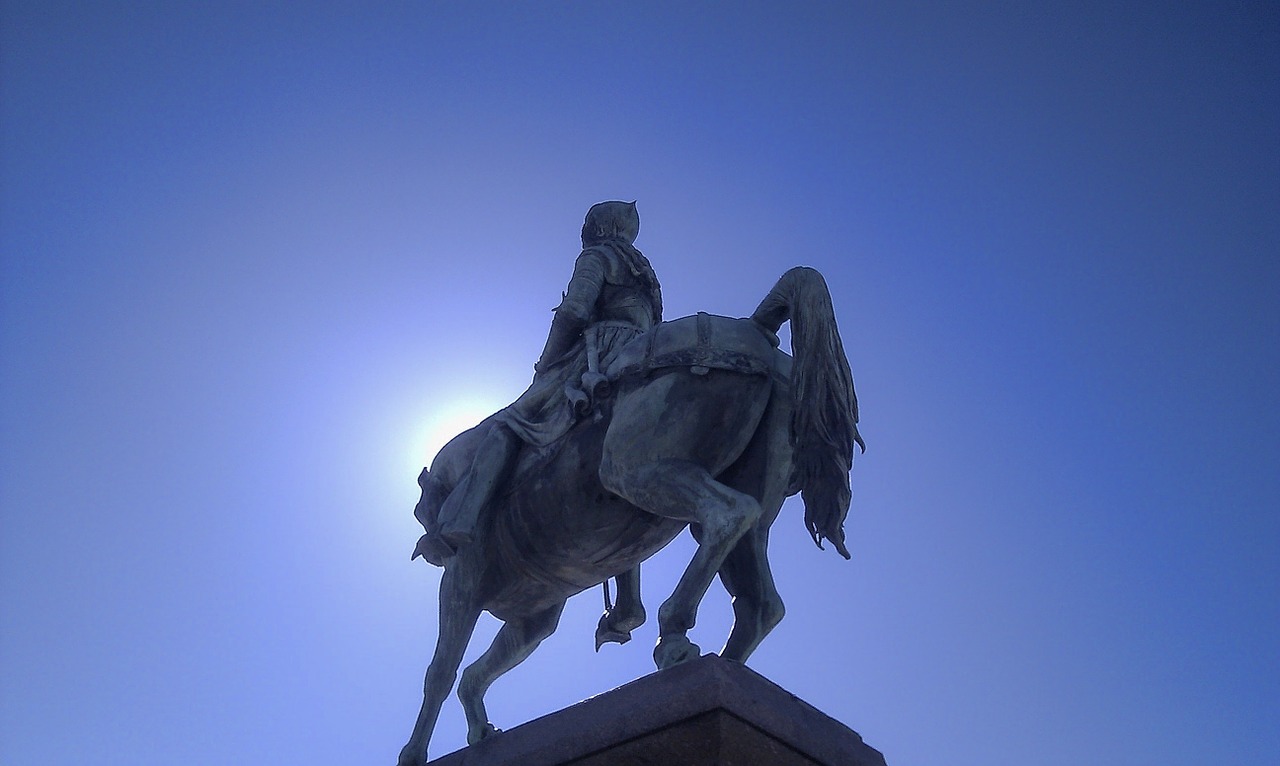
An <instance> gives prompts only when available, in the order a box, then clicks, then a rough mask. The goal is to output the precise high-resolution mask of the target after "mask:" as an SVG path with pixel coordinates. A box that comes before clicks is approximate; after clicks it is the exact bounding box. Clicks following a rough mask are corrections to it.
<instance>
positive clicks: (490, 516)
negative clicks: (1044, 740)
mask: <svg viewBox="0 0 1280 766" xmlns="http://www.w3.org/2000/svg"><path fill="white" fill-rule="evenodd" d="M638 231H639V217H638V215H637V214H636V211H635V205H634V203H619V202H607V203H601V204H600V205H596V206H594V207H593V208H592V209H591V211H590V212H589V213H588V214H587V220H586V224H585V225H584V226H583V247H584V250H583V253H582V255H580V256H579V259H578V263H577V265H576V266H575V269H574V277H573V280H572V281H571V282H570V285H569V289H568V290H567V291H566V295H565V299H564V302H562V303H561V305H560V307H559V308H558V309H557V311H556V316H555V320H554V321H553V324H552V330H551V334H550V337H549V338H548V340H547V344H546V348H545V349H544V351H543V354H542V357H541V359H540V360H539V362H538V365H537V367H536V368H535V370H536V374H535V377H534V382H533V384H532V385H531V386H530V387H529V389H528V390H527V391H526V392H525V393H524V394H523V395H522V396H521V397H520V398H519V399H518V400H517V401H516V402H515V403H514V404H513V405H511V406H510V407H508V408H507V409H506V410H503V411H502V412H499V413H497V414H495V415H493V416H491V417H489V418H488V419H486V420H485V421H484V422H483V423H481V424H480V425H478V426H476V427H475V428H472V429H470V430H468V431H466V432H464V433H462V434H460V435H459V436H457V437H456V438H454V439H453V440H452V441H450V442H449V443H448V444H447V445H445V447H444V448H443V449H441V450H440V453H439V454H438V455H437V456H436V458H435V460H434V461H433V462H432V465H431V467H430V469H429V470H428V469H423V471H422V474H421V475H420V476H419V478H418V482H419V484H420V485H421V487H422V498H421V500H420V501H419V502H418V506H417V508H416V509H415V511H414V514H415V516H416V517H417V518H418V519H419V521H421V522H422V524H423V527H424V528H425V529H426V534H424V535H423V536H422V539H420V540H419V542H418V546H417V548H416V549H415V551H414V557H415V558H416V557H417V556H418V555H422V556H424V557H425V558H427V560H428V561H431V562H432V563H434V564H437V565H442V566H444V568H445V571H444V575H443V576H442V578H441V583H440V627H439V636H438V638H437V641H436V650H435V654H434V656H433V657H432V660H431V664H430V666H429V667H428V669H427V674H426V680H425V683H424V690H423V703H422V709H421V711H420V712H419V714H418V719H417V722H416V724H415V726H414V729H413V734H412V736H411V737H410V739H409V742H408V744H406V745H405V747H404V749H403V750H402V751H401V753H400V766H421V765H422V764H424V763H425V762H426V757H427V756H426V753H427V745H428V743H429V740H430V738H431V733H432V730H433V729H434V727H435V723H436V719H437V717H438V716H439V713H440V707H441V705H442V704H443V702H444V699H445V697H447V696H448V694H449V692H450V690H451V689H452V687H453V684H454V681H455V679H456V677H457V671H458V666H459V664H460V663H461V661H462V656H463V652H464V651H465V649H466V647H467V644H468V642H469V641H470V638H471V634H472V631H473V629H474V627H475V624H476V620H477V619H478V618H479V616H480V612H481V611H488V612H490V613H491V614H493V615H494V616H495V617H497V618H498V619H499V620H501V621H503V623H504V624H503V626H502V628H501V629H500V630H499V632H498V635H497V636H496V637H495V639H494V641H493V644H492V645H491V646H490V647H489V649H488V650H487V651H486V652H485V653H484V654H483V655H482V656H481V657H480V658H479V659H478V660H476V662H475V663H474V664H472V665H471V666H470V667H468V668H467V669H466V670H465V671H464V672H463V674H462V679H461V682H460V683H459V684H458V697H459V699H460V700H461V702H462V706H463V710H464V712H465V714H466V718H467V741H468V742H469V743H472V744H474V743H476V742H478V741H480V740H481V739H483V738H484V737H486V736H489V735H491V734H493V733H495V732H497V731H498V729H496V728H495V727H494V726H493V724H491V723H490V722H489V720H488V715H487V714H486V712H485V707H484V694H485V692H486V690H487V689H488V688H489V686H490V685H491V684H492V683H493V682H494V680H496V679H497V678H498V677H499V676H501V675H502V674H503V673H505V672H506V671H508V670H510V669H511V668H513V667H515V666H516V665H518V664H519V663H520V662H522V661H523V660H524V659H525V658H527V657H528V656H529V655H530V654H531V653H532V652H533V650H534V649H535V648H536V647H537V646H538V644H539V643H541V641H542V640H543V639H545V638H546V637H547V636H549V635H551V633H552V632H553V631H554V630H555V629H556V626H557V624H558V622H559V619H560V614H561V611H562V610H563V609H564V604H565V601H566V599H568V598H569V597H570V596H572V595H574V594H576V593H579V592H581V591H583V590H585V589H587V588H590V587H593V586H595V585H599V584H601V583H604V582H606V581H607V580H608V579H609V578H617V581H618V586H619V594H620V595H619V600H618V603H617V604H614V605H612V606H611V608H609V609H607V610H606V612H605V614H604V615H603V616H602V617H601V620H600V624H599V626H598V627H597V634H596V641H597V647H599V645H600V643H601V642H603V641H620V642H621V641H625V640H627V638H628V637H629V634H630V631H631V630H632V629H634V628H635V627H636V626H638V625H639V624H640V623H641V622H643V620H644V611H643V607H642V606H641V605H640V602H639V570H638V567H639V565H640V563H641V562H642V561H644V560H645V559H646V558H648V557H649V556H652V555H653V554H654V553H656V552H657V551H658V550H660V549H661V548H662V547H663V546H665V545H666V544H667V543H669V542H670V541H671V540H672V539H673V538H675V536H676V535H678V534H679V533H680V531H681V530H682V529H684V527H685V526H686V525H687V526H690V528H691V530H692V531H693V534H694V537H695V539H696V540H697V541H698V550H697V553H696V554H695V555H694V557H693V560H692V561H691V562H690V564H689V566H688V568H687V569H686V570H685V572H684V574H683V576H682V577H681V578H680V581H679V583H678V584H677V586H676V589H675V592H674V593H672V594H671V596H670V597H669V598H668V599H667V600H666V601H665V602H664V603H663V604H662V606H661V607H660V608H659V610H658V629H659V639H658V643H657V646H656V648H655V649H654V661H655V663H656V664H657V666H658V667H659V668H666V667H670V666H672V665H675V664H677V663H679V662H682V661H685V660H688V659H692V658H695V657H697V656H698V653H699V649H698V647H697V646H696V645H695V644H693V643H692V642H691V641H689V639H688V638H687V637H686V633H687V632H688V630H689V629H690V628H692V627H693V625H694V621H695V618H696V615H697V608H698V604H699V603H700V602H701V600H702V597H703V596H704V594H705V593H706V590H707V588H708V587H709V586H710V584H711V580H712V578H713V577H715V575H716V574H717V573H718V574H719V575H720V578H721V581H722V582H723V583H724V585H725V588H726V589H727V590H728V591H729V593H730V594H731V595H732V596H733V608H734V624H733V629H732V630H731V632H730V634H729V638H728V641H727V642H726V644H725V646H724V649H723V650H721V655H722V656H723V657H726V658H728V659H732V660H736V661H738V662H745V661H746V660H747V658H748V657H749V656H750V655H751V653H752V652H753V651H754V650H755V648H756V647H757V646H758V645H759V643H760V641H761V640H762V639H763V638H764V637H765V635H766V634H768V632H769V631H770V630H772V629H773V627H774V626H775V625H777V624H778V622H779V621H780V620H781V619H782V615H783V605H782V600H781V598H780V597H779V595H778V593H777V590H776V588H775V587H774V584H773V577H772V575H771V573H770V570H769V563H768V559H767V547H768V537H769V528H770V526H771V525H772V524H773V521H774V519H775V518H776V517H777V515H778V513H779V511H780V510H781V507H782V503H783V500H785V499H786V498H787V497H789V496H791V495H794V494H796V493H797V492H799V493H800V494H801V496H802V498H803V500H804V505H805V524H806V526H807V527H808V529H809V532H810V534H811V535H812V536H813V539H814V542H815V543H817V544H818V547H822V541H823V540H824V539H825V540H829V541H830V542H831V543H832V544H833V545H834V546H835V548H836V550H837V551H838V552H839V553H840V554H841V555H843V556H844V557H845V558H848V557H849V552H848V549H847V548H846V547H845V542H844V537H845V535H844V519H845V516H846V515H847V513H848V509H849V501H850V490H849V471H850V469H851V468H852V464H853V445H854V444H855V443H856V444H858V445H859V446H862V447H863V449H865V445H863V442H862V438H861V436H860V435H859V434H858V428H857V422H858V406H857V399H856V397H855V394H854V389H853V377H852V375H851V373H850V371H849V364H848V361H847V360H846V359H845V355H844V349H843V346H842V344H841V342H840V336H839V333H838V331H837V328H836V323H835V315H834V312H833V310H832V307H831V297H830V294H829V293H828V290H827V286H826V282H825V281H824V280H823V278H822V276H821V275H820V274H819V273H818V272H817V271H815V270H813V269H810V268H804V267H799V268H794V269H791V270H790V271H788V272H787V273H786V274H784V275H783V276H782V278H781V279H780V280H778V283H777V284H776V285H775V286H774V288H773V290H771V291H770V292H769V294H768V295H767V296H766V297H765V299H764V300H763V301H762V302H761V304H760V306H759V307H758V308H757V309H756V310H755V312H754V313H753V314H752V315H751V317H749V318H746V319H732V318H729V317H721V316H713V315H708V314H698V315H696V316H691V317H684V318H682V319H677V320H674V321H670V322H660V319H661V311H662V309H661V293H660V290H659V287H658V281H657V279H656V277H655V276H654V275H653V270H652V268H650V266H649V264H648V261H646V260H645V259H644V256H643V255H640V252H639V251H638V250H636V249H635V247H634V244H633V243H634V241H635V237H636V234H637V233H638ZM788 320H789V321H790V322H791V335H792V343H791V345H792V351H793V353H794V357H795V358H794V360H793V359H792V357H790V356H788V355H786V354H784V353H782V352H781V351H780V350H779V349H778V348H777V346H778V337H777V334H776V333H777V330H778V328H779V327H780V326H781V325H782V323H783V322H785V321H788ZM606 600H607V599H606Z"/></svg>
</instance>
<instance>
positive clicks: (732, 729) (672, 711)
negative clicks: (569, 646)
mask: <svg viewBox="0 0 1280 766" xmlns="http://www.w3.org/2000/svg"><path fill="white" fill-rule="evenodd" d="M510 764H518V765H519V766H570V765H572V766H885V761H884V756H883V755H881V754H880V752H879V751H877V750H876V749H875V748H873V747H871V746H870V745H867V744H866V743H864V742H863V741H862V737H860V736H858V734H857V732H855V731H853V730H852V729H850V728H848V727H847V726H845V725H844V724H842V723H840V722H839V721H837V720H835V719H834V718H831V717H830V716H827V715H826V714H824V713H822V712H821V711H819V710H817V709H816V708H814V707H813V706H811V705H809V704H808V703H806V702H804V701H803V700H801V699H799V698H797V697H796V696H795V695H793V694H791V693H790V692H788V691H786V690H785V689H783V688H781V687H779V686H777V685H776V684H774V683H773V682H771V681H769V680H768V679H766V678H765V677H764V676H761V675H760V674H758V673H756V672H755V671H753V670H751V669H750V668H747V667H746V666H744V665H740V664H737V663H734V662H729V661H728V660H723V659H721V658H720V657H718V656H716V655H714V654H708V655H705V656H703V657H701V658H699V659H697V660H694V661H692V662H686V663H684V664H681V665H678V666H676V667H674V668H670V669H668V670H663V671H659V672H657V673H653V674H651V675H648V676H645V677H644V678H640V679H637V680H635V681H632V682H631V683H629V684H626V685H624V686H620V687H618V688H617V689H614V690H613V691H609V692H605V693H604V694H601V695H599V696H597V697H592V698H591V699H588V700H586V701H584V702H580V703H578V704H577V705H573V706H572V707H568V708H565V709H564V710H561V711H559V712H556V713H552V714H551V715H548V716H544V717H542V718H538V719H536V720H533V721H530V722H529V723H526V724H524V725H522V726H517V727H516V728H514V729H511V730H510V731H506V732H503V733H502V734H499V735H497V736H495V737H492V738H490V739H487V740H485V741H484V742H481V743H480V744H478V745H474V746H472V747H468V748H464V749H462V750H459V751H457V752H454V753H450V754H449V755H446V756H443V757H441V758H437V759H436V760H434V761H431V763H430V764H429V766H508V765H510Z"/></svg>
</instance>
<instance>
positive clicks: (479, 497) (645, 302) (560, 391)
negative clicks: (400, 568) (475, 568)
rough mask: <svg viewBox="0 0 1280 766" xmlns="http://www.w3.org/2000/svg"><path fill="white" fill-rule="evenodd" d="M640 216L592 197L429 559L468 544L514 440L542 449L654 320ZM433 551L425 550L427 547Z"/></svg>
mask: <svg viewBox="0 0 1280 766" xmlns="http://www.w3.org/2000/svg"><path fill="white" fill-rule="evenodd" d="M639 232H640V216H639V213H638V212H637V211H636V206H635V203H634V202H601V203H599V204H597V205H594V206H592V207H591V209H590V210H589V211H587V217H586V222H585V223H584V224H583V226H582V247H583V250H582V253H581V254H580V255H579V256H578V260H577V263H575V265H574V269H573V277H572V279H570V280H569V285H568V287H567V288H566V290H565V293H564V297H563V300H562V301H561V303H560V305H559V307H557V308H556V310H555V318H554V320H553V321H552V323H551V332H550V334H549V336H548V337H547V343H546V346H545V348H544V349H543V351H542V356H541V357H540V358H539V359H538V363H537V365H536V366H535V367H534V377H533V383H532V384H530V386H529V388H528V390H526V391H525V392H524V393H523V394H521V396H520V398H518V399H517V400H516V401H515V402H514V403H512V404H511V405H510V406H509V407H507V408H506V409H504V410H503V411H501V412H500V413H498V415H497V416H496V417H495V418H494V424H493V427H492V428H490V429H489V432H488V434H487V435H486V436H485V437H484V439H483V441H481V443H480V446H479V449H478V451H477V452H476V456H475V459H474V461H473V462H472V464H471V468H470V470H469V471H468V472H467V474H466V476H465V477H464V478H463V480H462V482H461V483H460V484H459V485H458V486H457V487H456V488H455V490H454V491H453V492H452V493H451V494H450V495H449V497H448V499H446V500H445V502H444V503H443V505H442V506H441V508H440V515H439V519H438V526H437V528H436V532H437V534H435V535H431V534H429V535H427V536H425V537H424V538H423V543H421V544H420V547H421V546H422V545H425V546H427V547H428V550H420V552H421V553H423V554H425V555H426V557H427V559H428V560H439V559H443V558H447V557H448V556H450V555H452V554H453V553H454V552H455V551H456V550H457V549H458V548H459V547H461V546H464V545H467V544H468V543H471V542H472V541H473V539H474V536H475V530H476V529H477V526H478V524H479V520H480V517H481V513H482V512H483V510H484V508H485V506H486V505H487V504H488V503H489V501H490V500H491V499H492V498H493V496H494V494H495V493H496V492H497V491H498V489H499V488H500V487H501V486H502V485H503V483H504V482H505V481H506V480H507V478H508V475H509V474H510V473H511V470H512V466H513V465H514V463H515V458H516V455H517V453H518V451H519V448H520V445H521V443H522V442H523V443H526V444H530V445H533V446H536V447H542V446H546V445H548V444H550V443H551V442H554V441H555V440H556V439H559V438H560V437H562V436H564V435H565V434H566V433H568V431H569V429H570V428H572V427H573V425H574V424H575V423H577V422H578V421H579V420H580V419H581V418H582V417H583V416H584V415H586V414H588V413H590V412H591V411H592V409H593V408H594V406H595V404H594V401H593V399H594V397H595V396H596V395H597V393H599V392H600V391H602V390H603V389H602V387H603V386H604V385H605V384H606V379H605V377H604V375H603V374H602V371H603V370H604V369H606V368H607V366H608V364H609V362H611V361H612V360H613V358H614V357H615V356H616V355H617V353H618V351H619V350H621V348H622V347H623V346H624V345H625V344H626V343H627V341H629V340H632V339H633V338H635V337H636V336H638V335H640V334H642V333H644V332H645V331H646V330H648V329H649V328H651V327H653V326H654V325H656V324H658V323H659V322H661V321H662V290H661V287H660V286H659V285H658V278H657V276H655V275H654V273H653V267H652V266H650V265H649V261H648V259H646V258H645V257H644V255H643V254H642V253H641V252H640V251H639V250H637V249H636V248H635V246H634V245H633V244H632V243H633V242H635V239H636V235H637V234H639ZM433 554H434V555H433Z"/></svg>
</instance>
